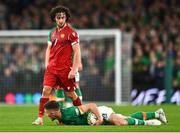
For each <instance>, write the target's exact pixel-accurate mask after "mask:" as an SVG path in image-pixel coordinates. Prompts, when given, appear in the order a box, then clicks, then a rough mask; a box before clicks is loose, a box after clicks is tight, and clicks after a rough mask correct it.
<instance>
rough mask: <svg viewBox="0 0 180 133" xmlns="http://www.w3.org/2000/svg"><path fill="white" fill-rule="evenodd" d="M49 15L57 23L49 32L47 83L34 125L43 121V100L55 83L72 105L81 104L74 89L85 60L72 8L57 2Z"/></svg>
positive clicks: (45, 100) (46, 62)
mask: <svg viewBox="0 0 180 133" xmlns="http://www.w3.org/2000/svg"><path fill="white" fill-rule="evenodd" d="M50 17H51V20H52V21H53V22H55V23H56V24H57V27H56V28H54V29H52V30H51V31H50V33H49V36H48V46H47V49H46V58H45V65H46V71H45V74H44V83H43V86H44V87H43V92H42V96H41V98H40V103H39V115H38V118H37V119H36V120H35V121H34V122H33V123H32V124H34V125H43V116H44V104H45V103H46V102H47V101H48V100H49V96H50V94H51V91H52V89H53V88H56V86H60V87H62V88H64V91H65V92H66V95H67V96H68V97H70V98H71V99H72V101H73V105H75V106H80V105H81V104H82V103H81V100H80V98H79V97H78V96H77V95H76V93H75V91H74V89H75V87H76V85H75V73H76V72H77V71H78V68H79V66H81V65H82V64H81V51H80V46H79V37H78V34H77V33H76V32H75V31H74V30H73V29H72V28H71V27H70V25H69V24H68V23H67V22H68V20H69V19H70V11H69V9H68V8H66V7H64V6H57V7H55V8H52V10H51V11H50Z"/></svg>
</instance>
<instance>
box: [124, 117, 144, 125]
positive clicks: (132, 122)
mask: <svg viewBox="0 0 180 133" xmlns="http://www.w3.org/2000/svg"><path fill="white" fill-rule="evenodd" d="M126 120H127V122H128V125H145V122H144V120H138V119H135V118H131V117H129V118H127V119H126Z"/></svg>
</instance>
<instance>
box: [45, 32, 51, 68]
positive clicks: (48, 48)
mask: <svg viewBox="0 0 180 133" xmlns="http://www.w3.org/2000/svg"><path fill="white" fill-rule="evenodd" d="M51 33H52V31H50V32H49V34H48V40H47V48H46V55H45V68H47V66H48V64H49V56H50V50H51V46H52V41H51Z"/></svg>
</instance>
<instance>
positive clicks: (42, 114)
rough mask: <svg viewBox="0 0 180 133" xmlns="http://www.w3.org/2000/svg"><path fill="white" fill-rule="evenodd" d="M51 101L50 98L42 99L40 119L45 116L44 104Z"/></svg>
mask: <svg viewBox="0 0 180 133" xmlns="http://www.w3.org/2000/svg"><path fill="white" fill-rule="evenodd" d="M47 101H49V98H41V99H40V102H39V117H43V116H44V104H45V103H46V102H47Z"/></svg>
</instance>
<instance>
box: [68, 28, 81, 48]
mask: <svg viewBox="0 0 180 133" xmlns="http://www.w3.org/2000/svg"><path fill="white" fill-rule="evenodd" d="M69 40H70V41H71V45H74V44H76V43H79V35H78V34H77V33H76V32H75V31H72V32H71V33H70V35H69Z"/></svg>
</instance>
